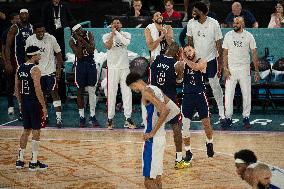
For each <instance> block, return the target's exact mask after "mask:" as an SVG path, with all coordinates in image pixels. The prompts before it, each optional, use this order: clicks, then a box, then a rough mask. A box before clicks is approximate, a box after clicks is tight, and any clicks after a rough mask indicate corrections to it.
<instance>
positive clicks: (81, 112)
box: [79, 108, 85, 117]
mask: <svg viewBox="0 0 284 189" xmlns="http://www.w3.org/2000/svg"><path fill="white" fill-rule="evenodd" d="M79 115H80V117H85V113H84V108H83V109H79Z"/></svg>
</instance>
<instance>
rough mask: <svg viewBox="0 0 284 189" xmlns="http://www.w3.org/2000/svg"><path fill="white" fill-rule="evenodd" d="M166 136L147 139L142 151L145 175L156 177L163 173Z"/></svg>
mask: <svg viewBox="0 0 284 189" xmlns="http://www.w3.org/2000/svg"><path fill="white" fill-rule="evenodd" d="M165 146H166V137H165V136H157V137H153V138H152V139H149V140H148V141H145V142H144V144H143V152H142V172H143V176H144V177H148V178H153V179H155V178H156V177H157V176H158V175H162V174H163V160H164V151H165Z"/></svg>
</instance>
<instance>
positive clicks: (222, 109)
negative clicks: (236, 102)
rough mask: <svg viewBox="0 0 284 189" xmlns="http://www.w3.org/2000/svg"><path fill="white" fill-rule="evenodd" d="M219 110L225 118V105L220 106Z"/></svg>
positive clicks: (220, 114) (222, 117)
mask: <svg viewBox="0 0 284 189" xmlns="http://www.w3.org/2000/svg"><path fill="white" fill-rule="evenodd" d="M218 110H219V116H220V118H221V119H225V111H224V106H218Z"/></svg>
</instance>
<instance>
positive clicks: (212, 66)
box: [206, 58, 218, 78]
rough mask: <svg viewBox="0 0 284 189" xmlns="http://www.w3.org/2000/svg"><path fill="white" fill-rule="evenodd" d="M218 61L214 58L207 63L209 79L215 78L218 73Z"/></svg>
mask: <svg viewBox="0 0 284 189" xmlns="http://www.w3.org/2000/svg"><path fill="white" fill-rule="evenodd" d="M217 68H218V67H217V60H216V58H214V59H213V60H210V61H209V62H207V67H206V75H207V77H208V78H214V77H215V75H216V73H217Z"/></svg>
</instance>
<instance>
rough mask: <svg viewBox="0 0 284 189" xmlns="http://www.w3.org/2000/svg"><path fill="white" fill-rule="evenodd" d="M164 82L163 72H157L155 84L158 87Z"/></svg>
mask: <svg viewBox="0 0 284 189" xmlns="http://www.w3.org/2000/svg"><path fill="white" fill-rule="evenodd" d="M165 82H166V73H165V72H159V73H158V75H157V83H158V85H164V84H165Z"/></svg>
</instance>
